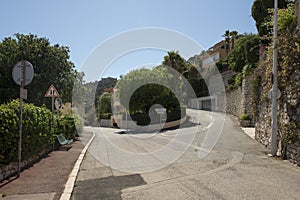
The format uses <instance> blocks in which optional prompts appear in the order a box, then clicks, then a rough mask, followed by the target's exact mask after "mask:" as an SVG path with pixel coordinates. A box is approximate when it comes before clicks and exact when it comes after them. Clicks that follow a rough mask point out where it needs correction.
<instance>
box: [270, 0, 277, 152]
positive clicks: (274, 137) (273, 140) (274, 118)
mask: <svg viewBox="0 0 300 200" xmlns="http://www.w3.org/2000/svg"><path fill="white" fill-rule="evenodd" d="M277 11H278V0H274V34H273V69H272V128H271V156H276V154H277V93H278V88H277V50H278V39H277Z"/></svg>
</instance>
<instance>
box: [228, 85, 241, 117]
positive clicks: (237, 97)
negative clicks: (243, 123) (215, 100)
mask: <svg viewBox="0 0 300 200" xmlns="http://www.w3.org/2000/svg"><path fill="white" fill-rule="evenodd" d="M226 112H227V113H229V114H232V115H234V116H237V117H239V116H241V115H242V113H243V109H242V87H237V88H234V89H231V90H228V91H227V92H226Z"/></svg>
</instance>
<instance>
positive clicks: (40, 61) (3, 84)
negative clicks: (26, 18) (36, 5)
mask: <svg viewBox="0 0 300 200" xmlns="http://www.w3.org/2000/svg"><path fill="white" fill-rule="evenodd" d="M69 52H70V50H69V48H68V47H66V46H61V45H59V44H55V45H53V46H52V45H51V44H50V42H49V40H48V39H46V38H39V37H37V36H36V35H33V34H29V35H23V34H15V35H14V37H8V38H4V39H3V40H2V41H1V42H0V103H4V102H8V101H10V100H11V99H15V98H18V97H19V86H18V85H16V84H15V83H14V82H13V79H12V75H11V73H12V69H13V67H14V65H15V64H16V63H17V62H19V61H20V60H28V61H29V62H31V64H32V65H33V67H34V78H33V80H32V82H31V83H30V84H29V85H27V86H26V89H27V90H28V99H27V102H31V103H34V104H35V105H42V104H44V103H46V104H47V105H48V106H49V107H50V103H51V100H50V99H49V98H48V99H46V98H44V94H45V93H46V91H47V89H48V88H49V86H50V85H51V84H53V85H54V86H55V87H56V88H57V90H58V91H59V93H60V95H61V98H62V100H63V101H64V102H68V101H69V102H70V101H71V100H72V89H73V83H74V80H75V79H76V71H75V69H74V65H73V63H72V62H71V61H70V60H69V58H70V56H69Z"/></svg>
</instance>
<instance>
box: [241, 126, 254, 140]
mask: <svg viewBox="0 0 300 200" xmlns="http://www.w3.org/2000/svg"><path fill="white" fill-rule="evenodd" d="M242 129H243V131H244V132H245V133H246V134H247V135H248V136H249V137H251V138H252V139H253V140H255V128H252V127H251V128H245V127H242Z"/></svg>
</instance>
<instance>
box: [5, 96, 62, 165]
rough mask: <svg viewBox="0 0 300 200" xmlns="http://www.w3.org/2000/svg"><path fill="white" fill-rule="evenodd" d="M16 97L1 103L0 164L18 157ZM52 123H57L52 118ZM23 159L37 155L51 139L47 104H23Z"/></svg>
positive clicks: (55, 131) (17, 108)
mask: <svg viewBox="0 0 300 200" xmlns="http://www.w3.org/2000/svg"><path fill="white" fill-rule="evenodd" d="M19 105H20V103H19V100H14V101H12V102H10V103H8V104H3V105H1V106H0V124H1V128H0V164H8V163H10V162H12V161H17V158H18V156H17V155H18V151H17V150H18V138H19V125H18V124H19V112H20V108H19ZM54 122H55V123H54V124H58V123H60V122H59V121H57V120H54ZM22 124H23V128H22V160H25V159H27V158H29V157H31V156H34V155H37V154H39V153H40V152H42V151H43V150H45V149H46V148H50V147H51V145H52V144H53V142H54V140H53V139H54V137H53V136H54V135H55V134H58V132H59V131H58V129H56V128H54V129H53V130H52V128H51V124H52V114H51V112H50V110H48V109H47V108H46V107H37V106H34V105H33V104H26V103H24V104H23V123H22Z"/></svg>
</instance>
